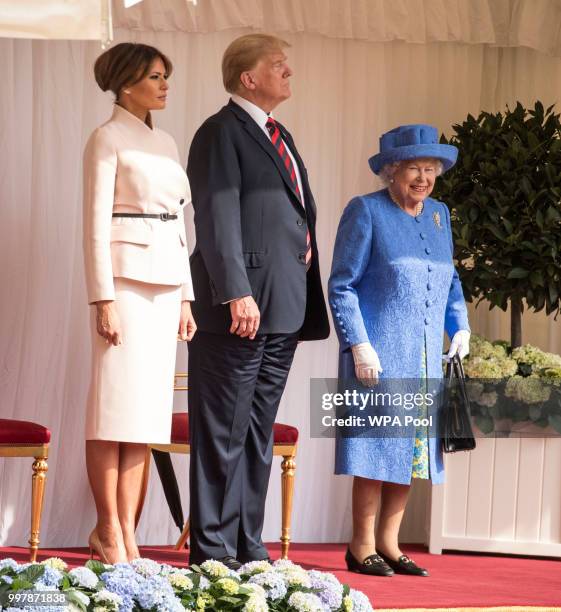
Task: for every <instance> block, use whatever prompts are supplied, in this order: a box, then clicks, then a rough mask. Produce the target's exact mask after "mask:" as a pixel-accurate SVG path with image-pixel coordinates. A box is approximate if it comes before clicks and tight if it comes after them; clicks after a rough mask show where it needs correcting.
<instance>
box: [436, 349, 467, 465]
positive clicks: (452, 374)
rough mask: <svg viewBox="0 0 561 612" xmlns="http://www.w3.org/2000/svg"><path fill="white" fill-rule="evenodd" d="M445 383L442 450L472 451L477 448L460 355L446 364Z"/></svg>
mask: <svg viewBox="0 0 561 612" xmlns="http://www.w3.org/2000/svg"><path fill="white" fill-rule="evenodd" d="M444 384H445V387H444V405H443V409H442V416H441V423H442V429H441V431H442V450H443V451H444V452H445V453H456V452H458V451H471V450H473V449H474V448H475V437H474V435H473V429H472V427H471V416H470V409H469V398H468V394H467V390H466V382H465V376H464V367H463V365H462V360H461V359H460V357H459V356H458V355H454V357H452V359H451V360H450V361H449V362H448V363H447V364H446V378H445V383H444Z"/></svg>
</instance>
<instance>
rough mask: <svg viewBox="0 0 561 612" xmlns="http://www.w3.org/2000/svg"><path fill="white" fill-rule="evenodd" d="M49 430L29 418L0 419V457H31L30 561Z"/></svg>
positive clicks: (34, 550)
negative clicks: (23, 419)
mask: <svg viewBox="0 0 561 612" xmlns="http://www.w3.org/2000/svg"><path fill="white" fill-rule="evenodd" d="M50 441H51V432H50V431H49V430H48V429H47V428H46V427H43V426H42V425H38V424H37V423H32V422H31V421H15V420H13V419H0V457H33V458H34V459H35V461H34V462H33V476H32V477H31V537H30V538H29V555H30V559H31V562H32V563H34V562H35V561H36V559H37V550H38V549H39V531H40V527H41V512H42V510H43V496H44V492H45V483H46V481H47V470H48V465H47V458H48V456H49V443H50Z"/></svg>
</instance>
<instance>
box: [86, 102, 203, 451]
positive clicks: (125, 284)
mask: <svg viewBox="0 0 561 612" xmlns="http://www.w3.org/2000/svg"><path fill="white" fill-rule="evenodd" d="M190 201H191V199H190V190H189V183H188V180H187V175H186V174H185V171H184V169H183V167H182V166H181V164H180V162H179V155H178V151H177V146H176V144H175V141H174V140H173V138H172V137H171V136H170V135H169V134H167V133H165V132H163V131H162V130H159V129H157V128H154V127H152V121H151V117H150V115H148V117H147V120H146V122H145V123H144V122H142V121H141V120H140V119H138V118H137V117H136V116H135V115H133V114H131V113H129V112H128V111H127V110H125V109H124V108H122V107H121V106H118V105H115V107H114V111H113V115H112V117H111V119H110V120H109V121H107V122H106V123H105V124H103V125H102V126H100V127H99V128H97V129H96V130H95V131H94V132H93V134H92V135H91V136H90V138H89V140H88V143H87V145H86V149H85V151H84V209H83V230H84V234H83V245H84V262H85V272H86V286H87V293H88V302H89V303H90V304H93V303H94V302H97V301H100V300H114V302H115V305H116V308H117V312H118V314H119V319H120V323H121V330H122V336H123V342H122V344H121V345H119V346H113V345H111V344H107V343H106V341H105V339H104V338H102V337H101V336H99V335H98V333H97V331H96V324H95V308H92V313H91V331H92V375H91V384H90V390H89V393H88V401H87V411H86V439H88V440H91V439H97V440H115V441H122V442H137V443H160V444H161V443H168V442H169V441H170V432H171V415H172V403H173V375H174V371H175V357H176V347H177V331H178V327H179V316H180V310H181V301H182V299H183V300H193V299H194V294H193V285H192V282H191V273H190V269H189V253H188V248H187V239H186V234H185V225H184V221H183V208H184V207H185V206H186V205H187V204H188V203H189V202H190ZM114 213H136V214H158V215H159V214H164V218H165V216H166V214H167V215H177V219H175V220H162V219H160V218H158V219H153V218H132V217H113V214H114Z"/></svg>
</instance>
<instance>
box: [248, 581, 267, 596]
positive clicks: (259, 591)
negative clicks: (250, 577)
mask: <svg viewBox="0 0 561 612" xmlns="http://www.w3.org/2000/svg"><path fill="white" fill-rule="evenodd" d="M243 586H244V588H245V589H247V590H248V591H249V592H250V593H251V595H258V596H259V597H262V598H263V599H266V598H267V591H266V590H265V589H264V588H263V587H262V586H261V585H260V584H255V583H253V582H247V583H246V584H244V585H243ZM251 595H250V596H251Z"/></svg>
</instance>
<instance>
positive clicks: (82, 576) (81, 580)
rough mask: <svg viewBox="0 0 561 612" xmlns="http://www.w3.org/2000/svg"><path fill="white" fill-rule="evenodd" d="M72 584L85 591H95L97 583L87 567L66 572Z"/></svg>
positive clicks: (96, 578) (95, 577) (96, 579)
mask: <svg viewBox="0 0 561 612" xmlns="http://www.w3.org/2000/svg"><path fill="white" fill-rule="evenodd" d="M68 575H69V576H70V580H71V581H72V584H75V585H77V586H80V587H83V588H85V589H95V587H96V586H97V583H98V582H99V579H98V577H97V576H96V575H95V573H94V572H92V570H91V569H88V568H87V567H75V568H74V569H72V570H70V571H69V572H68Z"/></svg>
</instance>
